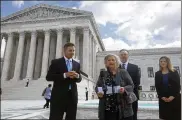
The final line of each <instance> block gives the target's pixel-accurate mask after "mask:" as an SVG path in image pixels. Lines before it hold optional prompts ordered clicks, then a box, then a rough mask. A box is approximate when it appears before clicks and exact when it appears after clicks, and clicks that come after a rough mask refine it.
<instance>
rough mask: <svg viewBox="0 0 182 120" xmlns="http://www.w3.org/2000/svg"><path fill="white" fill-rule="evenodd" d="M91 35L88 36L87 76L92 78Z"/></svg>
mask: <svg viewBox="0 0 182 120" xmlns="http://www.w3.org/2000/svg"><path fill="white" fill-rule="evenodd" d="M91 42H92V34H89V76H92V43H91Z"/></svg>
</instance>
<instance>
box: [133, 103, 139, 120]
mask: <svg viewBox="0 0 182 120" xmlns="http://www.w3.org/2000/svg"><path fill="white" fill-rule="evenodd" d="M132 108H133V113H134V114H133V120H137V112H138V101H135V102H133V104H132Z"/></svg>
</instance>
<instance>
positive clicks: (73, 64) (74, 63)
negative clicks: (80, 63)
mask: <svg viewBox="0 0 182 120" xmlns="http://www.w3.org/2000/svg"><path fill="white" fill-rule="evenodd" d="M72 70H74V71H76V62H75V61H74V60H72Z"/></svg>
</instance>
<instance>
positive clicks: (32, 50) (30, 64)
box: [26, 31, 37, 79]
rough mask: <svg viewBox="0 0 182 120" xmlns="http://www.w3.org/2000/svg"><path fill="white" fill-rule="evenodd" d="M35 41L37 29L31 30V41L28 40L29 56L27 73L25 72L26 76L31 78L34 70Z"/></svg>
mask: <svg viewBox="0 0 182 120" xmlns="http://www.w3.org/2000/svg"><path fill="white" fill-rule="evenodd" d="M36 41H37V31H32V33H31V41H30V50H29V57H28V67H27V74H26V78H29V79H32V78H33V70H34V63H35V51H36Z"/></svg>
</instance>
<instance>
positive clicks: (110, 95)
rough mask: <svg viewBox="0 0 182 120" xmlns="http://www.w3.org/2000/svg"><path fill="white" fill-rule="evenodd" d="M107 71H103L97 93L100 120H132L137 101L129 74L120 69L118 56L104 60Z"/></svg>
mask: <svg viewBox="0 0 182 120" xmlns="http://www.w3.org/2000/svg"><path fill="white" fill-rule="evenodd" d="M104 62H105V67H106V68H107V71H101V72H100V75H99V79H98V81H97V84H96V88H95V91H96V93H97V96H98V98H99V110H98V117H99V120H132V116H133V110H132V103H133V102H134V101H136V100H137V98H136V96H135V94H134V93H133V87H134V84H133V82H132V79H131V77H130V75H129V74H128V72H127V71H126V70H124V69H120V68H118V67H119V59H118V57H117V56H116V55H112V54H110V55H107V56H106V57H105V59H104Z"/></svg>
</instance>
